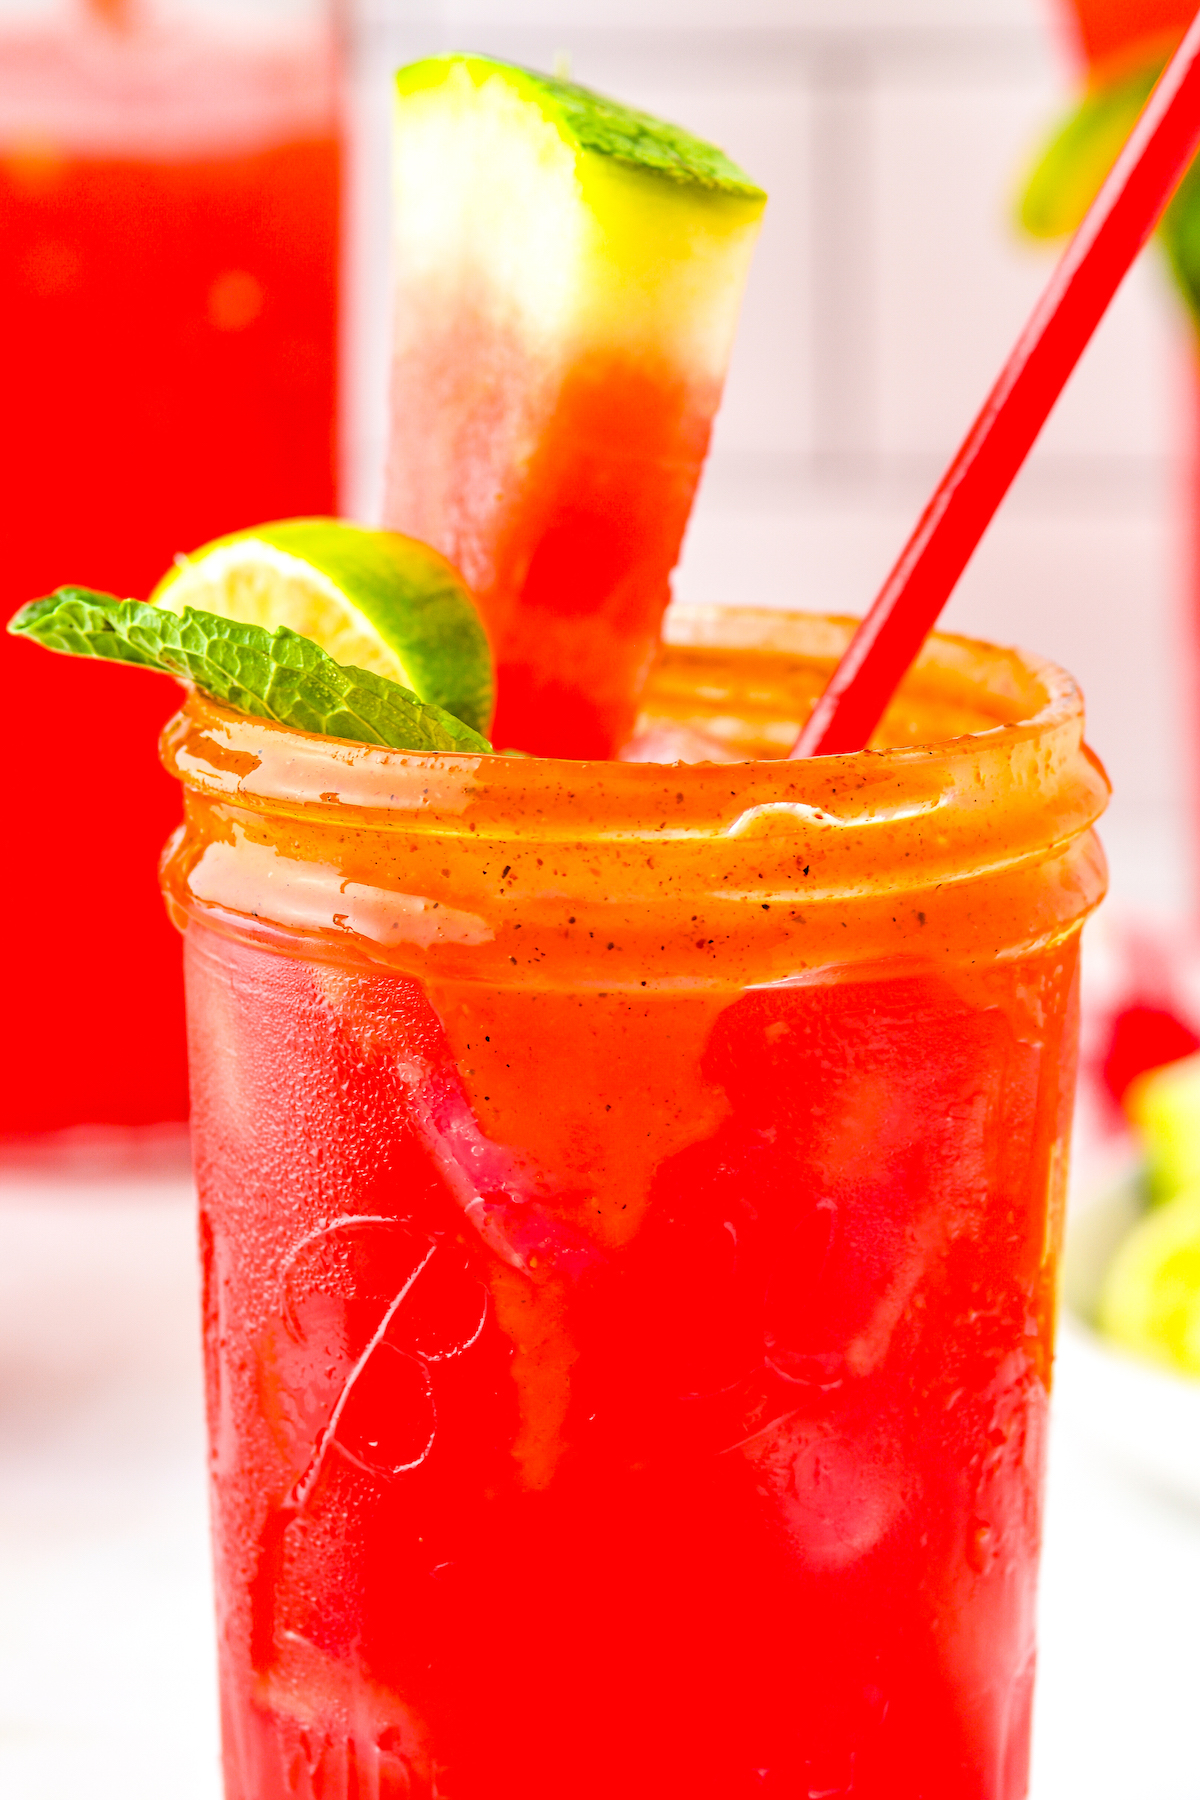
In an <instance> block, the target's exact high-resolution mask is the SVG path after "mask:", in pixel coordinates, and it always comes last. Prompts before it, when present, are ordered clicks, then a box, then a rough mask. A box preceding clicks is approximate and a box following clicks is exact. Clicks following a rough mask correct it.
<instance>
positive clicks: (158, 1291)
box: [0, 1170, 1200, 1800]
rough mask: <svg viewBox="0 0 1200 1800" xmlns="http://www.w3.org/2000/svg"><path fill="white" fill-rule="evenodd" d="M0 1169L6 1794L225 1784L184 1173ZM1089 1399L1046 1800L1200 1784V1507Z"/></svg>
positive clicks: (1055, 1467) (154, 1794) (1, 1783)
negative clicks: (1139, 1470)
mask: <svg viewBox="0 0 1200 1800" xmlns="http://www.w3.org/2000/svg"><path fill="white" fill-rule="evenodd" d="M0 1181H2V1183H3V1191H2V1195H0V1794H3V1795H4V1796H5V1800H77V1797H78V1796H79V1795H82V1794H86V1795H87V1796H88V1800H118V1797H119V1800H163V1797H164V1796H166V1795H170V1796H171V1797H172V1800H218V1796H219V1791H220V1783H219V1777H218V1771H217V1732H216V1720H215V1687H214V1680H213V1666H212V1629H211V1624H210V1618H209V1606H210V1594H209V1578H208V1562H207V1556H208V1547H207V1541H206V1524H205V1502H204V1475H203V1434H202V1424H201V1407H200V1380H199V1356H198V1349H197V1336H198V1326H197V1304H196V1278H195V1268H194V1249H193V1227H192V1210H191V1207H192V1201H191V1192H190V1186H189V1183H188V1182H187V1180H186V1178H184V1177H183V1176H182V1175H181V1174H178V1173H176V1174H173V1175H172V1174H166V1173H163V1172H162V1171H161V1170H160V1172H159V1173H158V1174H157V1175H153V1176H149V1175H140V1176H138V1175H132V1174H128V1173H127V1174H125V1175H124V1176H122V1175H119V1174H110V1175H109V1177H108V1178H106V1179H102V1180H95V1179H93V1180H79V1179H75V1180H67V1179H63V1178H61V1177H54V1176H51V1175H47V1174H45V1173H42V1174H28V1173H26V1174H14V1173H13V1172H12V1171H11V1170H10V1171H7V1172H3V1173H2V1174H0ZM1063 1373H1064V1376H1067V1375H1069V1373H1070V1370H1069V1368H1068V1367H1067V1366H1066V1365H1064V1371H1063ZM1073 1393H1074V1388H1073V1384H1072V1382H1071V1380H1069V1379H1064V1380H1063V1381H1062V1382H1061V1383H1060V1386H1059V1394H1058V1398H1057V1401H1056V1416H1055V1422H1054V1432H1053V1437H1052V1445H1051V1462H1050V1488H1049V1501H1048V1514H1047V1525H1046V1551H1045V1561H1044V1568H1043V1577H1042V1606H1041V1615H1042V1616H1041V1661H1040V1678H1039V1692H1038V1704H1037V1718H1036V1728H1035V1752H1034V1779H1033V1789H1032V1793H1033V1797H1034V1800H1077V1797H1078V1796H1086V1797H1087V1800H1110V1797H1111V1800H1141V1797H1143V1796H1145V1797H1146V1800H1200V1741H1198V1739H1200V1733H1198V1732H1197V1720H1198V1719H1200V1700H1198V1698H1197V1696H1198V1695H1200V1630H1198V1629H1197V1622H1198V1620H1200V1510H1196V1509H1193V1508H1190V1507H1189V1506H1188V1505H1187V1504H1186V1503H1185V1502H1183V1501H1181V1500H1179V1499H1174V1498H1172V1497H1171V1496H1170V1495H1169V1494H1166V1493H1161V1492H1154V1491H1153V1490H1152V1489H1151V1488H1150V1487H1149V1486H1147V1485H1145V1484H1144V1483H1142V1482H1141V1481H1139V1479H1138V1477H1137V1475H1136V1473H1135V1472H1133V1471H1131V1470H1130V1469H1128V1468H1122V1467H1121V1466H1120V1464H1119V1463H1118V1462H1116V1461H1114V1460H1113V1459H1112V1457H1111V1452H1109V1453H1108V1456H1107V1458H1106V1455H1105V1453H1103V1452H1102V1450H1101V1449H1100V1448H1099V1447H1098V1445H1097V1443H1096V1441H1095V1437H1094V1434H1092V1433H1090V1432H1089V1429H1088V1421H1087V1418H1086V1417H1085V1416H1084V1413H1083V1410H1082V1409H1081V1408H1079V1407H1077V1406H1076V1405H1075V1402H1074V1400H1073Z"/></svg>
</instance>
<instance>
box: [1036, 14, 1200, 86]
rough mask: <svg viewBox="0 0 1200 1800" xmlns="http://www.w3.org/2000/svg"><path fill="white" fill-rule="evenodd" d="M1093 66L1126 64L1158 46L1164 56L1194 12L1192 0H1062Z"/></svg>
mask: <svg viewBox="0 0 1200 1800" xmlns="http://www.w3.org/2000/svg"><path fill="white" fill-rule="evenodd" d="M1063 5H1064V7H1065V10H1066V12H1067V14H1068V16H1069V17H1070V19H1071V22H1072V24H1073V25H1074V27H1075V30H1076V32H1077V35H1078V42H1079V44H1080V47H1081V48H1082V50H1083V54H1084V56H1085V57H1086V59H1087V62H1088V65H1089V67H1090V68H1092V69H1101V70H1107V69H1111V68H1112V67H1113V66H1114V65H1126V64H1128V63H1130V62H1132V61H1134V60H1136V59H1138V58H1141V57H1144V56H1146V55H1147V54H1148V53H1149V54H1153V52H1154V51H1156V50H1160V51H1161V54H1162V55H1163V57H1164V59H1165V57H1166V56H1168V55H1169V54H1170V52H1171V51H1172V50H1173V49H1174V48H1175V45H1176V44H1177V43H1178V42H1179V40H1180V38H1181V37H1182V36H1183V34H1184V32H1185V31H1186V30H1187V28H1188V26H1189V25H1190V24H1191V22H1192V20H1193V18H1194V17H1195V15H1196V5H1195V0H1063Z"/></svg>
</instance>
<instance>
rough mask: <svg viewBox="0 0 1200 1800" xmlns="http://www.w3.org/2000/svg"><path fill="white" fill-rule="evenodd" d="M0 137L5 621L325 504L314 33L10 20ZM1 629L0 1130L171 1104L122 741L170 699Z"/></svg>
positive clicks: (325, 130) (142, 732)
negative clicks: (2, 918) (79, 588)
mask: <svg viewBox="0 0 1200 1800" xmlns="http://www.w3.org/2000/svg"><path fill="white" fill-rule="evenodd" d="M0 133H2V134H3V143H2V145H0V152H2V153H0V218H2V221H3V231H2V233H0V318H2V321H3V345H4V350H3V357H4V368H3V385H4V394H5V409H6V410H5V432H4V438H3V446H2V448H0V458H2V466H0V495H2V504H3V526H4V545H5V558H4V578H3V588H4V593H3V598H4V601H5V603H6V605H5V610H6V613H11V612H12V611H13V610H15V608H16V607H17V606H18V605H19V604H20V603H21V602H23V601H25V600H29V599H32V598H33V597H35V596H36V595H39V594H43V593H46V592H48V591H49V590H50V589H52V588H53V587H55V586H56V585H57V584H58V583H59V582H61V581H62V580H63V578H64V576H65V577H67V578H70V579H74V580H78V581H80V582H84V583H88V584H90V585H92V586H93V587H97V588H100V589H104V590H107V591H109V592H113V593H117V594H120V595H132V596H138V597H144V596H145V595H146V594H147V593H149V591H150V589H151V588H152V586H153V585H154V583H155V582H156V581H157V580H158V578H159V577H160V576H161V575H162V574H163V573H164V571H165V570H166V569H167V568H168V567H169V566H170V562H171V559H172V557H173V556H174V555H175V554H176V553H177V552H178V551H180V550H188V549H192V548H194V547H195V546H196V545H197V544H199V543H202V542H204V541H205V540H206V539H208V538H211V537H213V536H215V535H217V534H219V533H221V532H225V531H229V530H233V529H236V528H237V527H239V526H242V525H247V524H251V523H253V522H254V521H256V520H258V519H263V518H274V517H279V516H280V515H283V514H288V513H303V512H313V513H326V512H331V511H332V510H334V503H335V488H334V456H335V445H334V399H335V339H336V261H337V219H338V181H339V175H338V146H337V140H336V137H335V135H334V129H333V111H332V84H331V71H330V67H329V59H328V51H327V48H326V47H325V46H324V45H323V44H321V43H318V42H315V41H313V42H310V41H308V40H305V39H304V38H303V37H302V38H301V42H300V46H299V48H294V49H290V50H287V49H280V48H278V47H271V46H268V47H262V46H261V45H260V46H258V47H255V45H254V43H253V41H252V42H251V43H250V44H249V45H246V44H239V43H238V42H237V41H236V40H235V41H233V42H231V43H225V42H222V41H215V42H214V41H209V40H203V39H193V38H191V37H182V36H179V35H176V36H174V37H170V36H165V35H164V36H161V37H159V36H154V35H151V34H147V37H146V38H145V40H144V41H143V39H142V38H141V37H139V36H138V35H136V34H135V35H134V36H133V37H131V38H129V39H128V40H125V39H118V38H111V39H110V38H109V36H108V35H107V34H103V33H100V32H95V33H92V34H89V33H88V32H86V31H84V30H79V31H77V32H74V33H68V32H66V31H64V32H62V33H60V34H57V35H54V36H51V35H50V34H49V33H48V32H47V33H43V34H40V35H37V36H33V35H29V36H25V37H17V36H10V37H8V38H7V39H6V40H3V41H0ZM3 643H4V656H5V659H6V676H7V679H6V697H5V713H4V726H5V757H6V765H7V768H8V771H9V784H8V797H7V807H8V812H7V820H6V829H7V831H8V832H9V834H10V840H11V841H13V842H15V843H18V844H19V845H20V846H21V850H20V859H19V862H18V863H17V864H16V866H15V868H14V871H13V877H12V878H11V879H10V881H9V882H6V883H5V889H4V894H5V906H6V908H7V909H8V919H7V928H8V929H9V930H10V931H11V932H12V933H13V934H14V936H13V941H14V942H20V943H21V944H22V946H23V953H22V956H21V958H20V959H19V961H17V962H15V963H14V965H13V967H12V969H11V970H10V973H9V977H8V987H7V1005H8V1011H7V1017H8V1025H9V1029H8V1032H7V1034H6V1035H7V1042H8V1044H9V1045H10V1047H11V1048H10V1054H9V1056H8V1057H7V1058H6V1061H5V1069H4V1079H3V1083H2V1084H0V1085H2V1087H3V1094H4V1101H3V1113H2V1115H0V1129H7V1130H10V1131H12V1130H35V1129H46V1128H50V1127H56V1126H61V1125H69V1124H72V1123H75V1122H77V1121H80V1120H88V1121H105V1122H120V1123H137V1122H141V1121H145V1120H157V1119H163V1118H184V1117H186V1114H187V1086H186V1068H185V1055H184V1043H183V1015H182V993H181V989H180V982H179V974H178V967H179V964H178V955H179V952H178V945H177V944H176V943H175V942H174V941H173V934H172V933H171V932H170V929H169V927H168V926H167V925H166V923H165V921H164V920H163V918H162V911H161V905H160V903H159V900H158V896H157V894H156V893H155V890H154V882H153V880H152V878H151V876H150V874H149V869H150V867H151V856H152V846H157V844H159V843H161V841H162V838H163V836H164V833H165V832H166V831H167V830H168V829H169V828H170V826H171V824H172V822H173V821H174V819H175V818H176V817H177V814H178V797H177V795H176V794H175V792H174V790H173V789H172V786H171V784H170V782H169V781H168V780H167V779H166V777H165V776H164V775H163V773H162V771H161V769H160V768H159V767H158V766H157V764H156V763H155V761H154V759H153V756H152V754H151V753H150V751H149V749H148V748H147V746H148V745H149V743H150V742H151V741H152V738H153V734H154V732H155V731H156V730H157V729H158V727H159V726H160V725H161V723H162V721H163V720H164V719H165V718H166V717H167V716H168V714H169V713H170V712H171V711H172V710H173V709H174V707H175V705H176V704H177V703H178V693H177V690H176V688H175V687H174V685H173V684H172V683H169V682H168V681H166V680H161V681H159V680H153V681H151V680H147V679H146V677H145V675H144V674H137V673H132V672H130V671H126V670H122V669H120V668H116V667H113V666H111V665H107V666H104V667H102V668H92V669H86V670H85V669H81V668H78V667H74V666H65V665H58V664H56V665H53V666H51V665H50V664H48V662H47V660H46V659H45V658H44V657H41V656H38V655H37V654H35V653H33V652H31V649H30V647H29V646H28V645H26V644H23V643H20V642H18V641H17V640H15V639H13V638H5V639H4V640H3ZM64 684H65V685H64ZM56 720H58V721H61V720H69V721H70V728H69V729H68V730H50V729H47V727H48V726H49V725H50V723H51V722H52V721H56ZM93 741H94V742H95V743H96V744H99V743H100V742H103V745H104V754H103V758H100V757H95V756H85V757H83V758H81V757H80V753H79V744H80V743H81V742H82V743H89V742H93ZM113 782H115V783H116V784H117V785H118V787H119V788H120V791H121V793H122V806H121V809H120V810H119V812H118V811H115V810H114V809H113V808H112V807H111V806H110V805H109V804H108V803H107V802H106V800H105V795H106V793H107V792H108V791H109V790H110V785H111V784H112V783H113ZM81 867H82V868H84V869H86V870H87V871H88V898H87V906H86V930H81V929H80V910H79V904H78V888H77V874H78V870H79V869H80V868H81ZM34 871H36V886H35V885H34V873H33V872H34ZM50 1070H52V1071H53V1079H52V1080H51V1079H48V1074H47V1072H48V1071H50Z"/></svg>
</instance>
